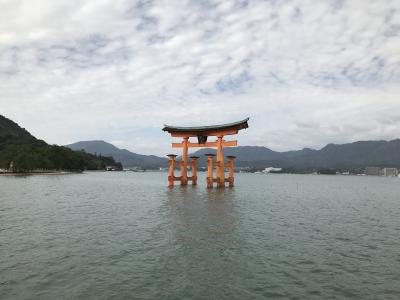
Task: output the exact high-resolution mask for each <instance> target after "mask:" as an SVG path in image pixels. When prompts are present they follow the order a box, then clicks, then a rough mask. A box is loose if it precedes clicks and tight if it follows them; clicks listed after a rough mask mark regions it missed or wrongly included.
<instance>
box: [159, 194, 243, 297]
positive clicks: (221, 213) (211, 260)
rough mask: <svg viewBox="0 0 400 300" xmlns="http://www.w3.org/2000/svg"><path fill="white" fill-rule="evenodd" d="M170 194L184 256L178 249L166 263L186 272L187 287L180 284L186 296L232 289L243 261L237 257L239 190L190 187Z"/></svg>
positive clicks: (176, 237) (177, 244)
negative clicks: (230, 287) (237, 205)
mask: <svg viewBox="0 0 400 300" xmlns="http://www.w3.org/2000/svg"><path fill="white" fill-rule="evenodd" d="M166 193H167V206H168V208H169V210H170V223H171V224H173V225H172V226H173V228H172V232H173V240H174V244H175V247H176V249H177V250H178V251H176V252H177V253H179V254H178V256H180V257H177V256H176V252H175V253H174V254H173V255H171V256H169V257H168V258H167V259H166V262H165V266H166V267H167V268H168V267H170V266H171V265H175V266H174V268H175V269H179V270H180V271H181V272H182V271H183V272H184V273H185V276H184V281H183V284H184V286H181V287H180V288H181V289H182V293H183V294H182V296H187V297H190V296H194V295H196V294H197V295H201V294H203V295H204V294H205V293H207V290H208V289H212V290H215V291H218V290H221V293H222V291H223V290H224V289H226V288H228V289H229V286H231V285H234V282H235V280H234V279H233V278H232V276H234V274H235V272H236V271H237V270H238V269H240V266H239V265H238V264H239V263H240V260H238V259H235V256H236V252H235V250H236V249H238V241H239V240H240V239H239V238H238V237H237V236H236V231H235V229H236V227H237V222H238V216H237V212H236V211H235V201H236V197H235V190H234V189H201V190H198V189H197V187H191V186H187V187H178V188H175V189H171V190H168V191H167V192H166ZM176 264H180V265H179V266H176ZM199 282H201V283H202V284H200V285H199V284H198V283H199ZM220 296H221V297H222V296H223V295H222V294H221V295H220Z"/></svg>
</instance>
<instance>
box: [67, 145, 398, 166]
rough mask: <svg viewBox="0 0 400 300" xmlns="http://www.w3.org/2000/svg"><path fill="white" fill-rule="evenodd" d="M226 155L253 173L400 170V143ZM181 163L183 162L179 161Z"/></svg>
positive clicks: (150, 160)
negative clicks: (275, 169) (277, 169)
mask: <svg viewBox="0 0 400 300" xmlns="http://www.w3.org/2000/svg"><path fill="white" fill-rule="evenodd" d="M67 147H69V148H71V149H74V150H81V149H83V150H85V151H86V152H88V153H93V154H98V155H99V154H101V155H110V156H112V157H114V159H116V160H117V161H121V162H122V164H123V165H124V166H125V167H132V166H138V167H142V168H159V167H167V166H168V160H167V159H166V158H162V157H158V156H154V155H140V154H136V153H132V152H130V151H128V150H125V149H119V148H117V147H115V146H114V145H112V144H110V143H107V142H104V141H85V142H78V143H75V144H72V145H68V146H67ZM206 153H214V154H215V153H216V150H215V149H209V148H200V149H199V150H197V151H195V152H193V153H191V154H190V155H196V156H199V157H200V159H199V166H205V165H206V158H205V156H204V154H206ZM224 155H225V156H226V155H234V156H236V163H235V165H236V166H238V167H249V168H252V169H263V168H265V167H270V166H274V167H281V168H284V169H285V170H286V171H293V172H302V171H310V170H313V169H363V168H365V167H367V166H379V167H397V168H400V139H397V140H393V141H360V142H354V143H349V144H343V145H337V144H328V145H326V146H325V147H323V148H322V149H320V150H314V149H310V148H304V149H302V150H296V151H286V152H277V151H273V150H271V149H268V148H266V147H261V146H239V147H226V148H224ZM178 159H180V158H179V157H178Z"/></svg>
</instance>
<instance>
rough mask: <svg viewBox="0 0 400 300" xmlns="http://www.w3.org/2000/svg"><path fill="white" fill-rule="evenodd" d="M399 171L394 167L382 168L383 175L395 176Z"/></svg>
mask: <svg viewBox="0 0 400 300" xmlns="http://www.w3.org/2000/svg"><path fill="white" fill-rule="evenodd" d="M398 174H399V171H398V170H397V169H396V168H384V169H383V170H382V175H383V176H397V175H398Z"/></svg>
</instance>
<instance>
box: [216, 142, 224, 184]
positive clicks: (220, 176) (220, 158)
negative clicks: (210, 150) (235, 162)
mask: <svg viewBox="0 0 400 300" xmlns="http://www.w3.org/2000/svg"><path fill="white" fill-rule="evenodd" d="M223 137H224V136H222V135H220V136H218V139H217V163H216V165H217V172H216V173H217V187H224V186H225V166H224V155H223V153H222V138H223Z"/></svg>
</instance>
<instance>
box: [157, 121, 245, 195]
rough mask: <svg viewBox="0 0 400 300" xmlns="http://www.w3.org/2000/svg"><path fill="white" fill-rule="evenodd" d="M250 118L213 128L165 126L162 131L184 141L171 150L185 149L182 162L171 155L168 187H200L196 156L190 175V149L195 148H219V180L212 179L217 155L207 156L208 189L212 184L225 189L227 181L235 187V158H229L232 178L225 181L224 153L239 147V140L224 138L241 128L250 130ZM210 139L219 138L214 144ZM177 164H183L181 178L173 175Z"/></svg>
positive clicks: (217, 166)
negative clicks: (224, 150) (188, 169)
mask: <svg viewBox="0 0 400 300" xmlns="http://www.w3.org/2000/svg"><path fill="white" fill-rule="evenodd" d="M248 121H249V118H246V119H244V120H242V121H239V122H234V123H229V124H222V125H212V126H201V127H177V126H169V125H164V128H163V129H162V130H163V131H167V132H169V133H170V134H171V136H172V137H180V138H183V141H182V142H181V143H172V148H182V160H181V161H180V162H178V161H176V155H174V154H169V155H168V157H169V174H168V182H169V184H168V185H169V186H173V185H174V181H180V182H181V185H187V184H188V181H189V180H190V181H191V182H192V185H196V184H197V159H198V157H196V156H191V157H190V158H191V167H192V176H188V172H187V167H188V148H192V147H216V148H217V157H216V161H215V166H216V177H215V178H214V176H213V170H214V167H213V165H214V161H213V157H214V156H215V155H214V154H206V156H207V187H212V186H213V183H214V182H216V183H217V187H225V182H228V183H229V186H230V187H233V184H234V172H233V171H234V159H235V157H234V156H228V157H227V158H228V167H229V177H228V178H225V162H224V156H223V152H222V148H223V147H227V146H237V141H236V140H233V141H225V140H224V139H223V138H224V136H225V135H234V134H237V133H238V132H239V130H241V129H245V128H248V127H249V125H248V123H247V122H248ZM209 136H216V137H217V139H216V140H215V141H214V142H207V139H208V137H209ZM191 137H197V141H198V142H197V143H195V142H191V141H189V139H190V138H191ZM175 163H178V164H180V167H181V176H175V175H174V169H175Z"/></svg>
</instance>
